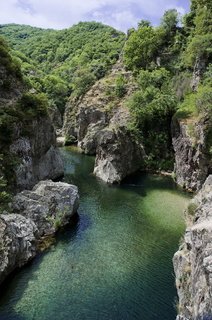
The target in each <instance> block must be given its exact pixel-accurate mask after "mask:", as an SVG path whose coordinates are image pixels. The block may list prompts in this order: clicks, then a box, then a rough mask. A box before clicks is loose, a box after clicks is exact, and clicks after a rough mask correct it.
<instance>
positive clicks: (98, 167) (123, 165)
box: [63, 61, 145, 183]
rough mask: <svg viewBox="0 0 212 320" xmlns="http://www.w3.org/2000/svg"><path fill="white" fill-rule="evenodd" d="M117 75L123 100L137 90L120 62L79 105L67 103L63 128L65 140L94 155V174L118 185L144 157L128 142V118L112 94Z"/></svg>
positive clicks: (120, 100) (139, 148)
mask: <svg viewBox="0 0 212 320" xmlns="http://www.w3.org/2000/svg"><path fill="white" fill-rule="evenodd" d="M118 74H121V75H122V77H123V78H124V79H125V82H126V84H125V86H124V90H125V95H124V99H126V98H127V97H128V96H130V95H131V93H132V92H133V91H135V90H137V86H136V85H135V83H133V82H131V79H132V74H131V73H130V72H126V71H125V70H124V69H123V66H122V64H121V62H120V61H119V62H118V63H117V64H116V65H115V66H114V67H113V69H112V72H111V74H110V75H109V76H108V77H106V78H104V79H101V80H99V81H98V82H97V83H96V84H95V85H94V86H93V87H92V88H91V89H90V90H89V91H88V92H87V94H86V95H85V96H84V97H83V98H82V99H81V100H80V101H76V100H74V99H73V98H72V99H71V100H70V102H69V103H68V104H67V106H66V113H65V118H64V127H63V130H64V132H65V135H66V137H68V138H69V139H70V140H71V139H72V141H73V140H77V142H78V147H79V148H80V149H81V150H82V152H84V153H87V154H93V155H96V162H95V168H94V174H95V175H96V176H98V177H99V178H101V179H102V180H104V181H106V182H108V183H117V182H120V181H121V180H122V179H123V178H124V177H125V176H126V175H128V174H130V173H132V172H134V171H136V170H137V169H138V168H139V166H140V164H141V161H142V160H143V157H144V156H145V152H144V150H143V147H142V145H141V144H140V143H139V142H138V141H136V140H135V139H132V138H130V132H129V130H128V129H127V127H128V123H129V121H130V115H129V112H128V109H127V107H125V106H124V103H123V101H124V99H123V98H120V97H118V96H116V94H115V90H116V85H115V84H114V83H115V79H116V77H117V75H118Z"/></svg>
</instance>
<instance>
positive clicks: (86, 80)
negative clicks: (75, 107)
mask: <svg viewBox="0 0 212 320" xmlns="http://www.w3.org/2000/svg"><path fill="white" fill-rule="evenodd" d="M95 80H96V77H95V76H94V75H93V73H91V72H90V71H89V70H88V69H81V70H77V71H76V72H75V74H74V77H73V90H74V95H75V96H76V97H77V98H79V97H80V96H82V95H83V94H85V93H86V92H87V91H88V90H89V89H90V88H91V86H92V85H93V84H94V83H95Z"/></svg>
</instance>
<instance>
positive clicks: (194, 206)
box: [187, 202, 198, 216]
mask: <svg viewBox="0 0 212 320" xmlns="http://www.w3.org/2000/svg"><path fill="white" fill-rule="evenodd" d="M197 207H198V205H197V204H196V203H193V202H192V203H189V205H188V208H187V212H188V214H189V215H190V216H194V213H195V210H196V209H197Z"/></svg>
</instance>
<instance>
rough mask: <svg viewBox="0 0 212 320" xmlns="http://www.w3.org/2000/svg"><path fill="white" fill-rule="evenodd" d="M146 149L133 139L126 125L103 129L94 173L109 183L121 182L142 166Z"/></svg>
mask: <svg viewBox="0 0 212 320" xmlns="http://www.w3.org/2000/svg"><path fill="white" fill-rule="evenodd" d="M144 158H145V151H144V148H143V146H142V145H141V144H139V143H138V142H137V141H135V140H133V139H132V137H131V136H130V135H129V132H127V130H126V128H125V127H119V128H118V129H113V128H108V129H105V130H102V131H101V134H100V137H99V140H98V147H97V152H96V160H95V166H94V174H95V175H96V176H97V177H99V178H101V179H102V180H104V181H105V182H107V183H120V182H121V180H122V179H123V178H125V177H126V176H127V175H129V174H130V173H133V172H135V171H136V170H138V169H139V167H140V166H141V162H142V160H143V159H144Z"/></svg>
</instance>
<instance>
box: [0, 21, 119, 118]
mask: <svg viewBox="0 0 212 320" xmlns="http://www.w3.org/2000/svg"><path fill="white" fill-rule="evenodd" d="M0 35H1V36H3V37H4V38H5V39H6V41H7V42H8V43H9V45H10V47H11V54H12V56H13V57H14V58H15V61H17V62H18V63H19V65H20V67H21V70H22V72H23V74H24V76H25V77H24V80H25V82H26V83H27V85H28V86H29V87H31V88H34V89H36V90H37V92H45V93H46V94H47V97H48V98H49V100H50V104H51V105H52V106H53V105H56V106H57V107H58V108H59V109H60V110H61V112H63V111H64V107H65V103H66V100H67V98H68V97H69V95H70V94H71V93H72V92H73V91H74V92H75V94H76V95H77V96H79V95H81V94H83V93H84V92H86V91H87V90H88V89H89V88H90V87H91V85H92V84H93V83H94V82H95V81H96V80H97V79H100V78H102V77H103V76H104V75H105V74H106V72H107V70H108V69H109V68H110V67H111V65H112V64H114V63H115V62H116V60H117V59H118V57H119V53H120V51H121V48H122V47H123V44H124V39H125V35H124V33H122V32H119V31H116V30H115V29H113V28H112V27H109V26H105V25H103V24H101V23H97V22H80V23H78V24H77V25H74V26H73V27H71V28H70V29H65V30H60V31H56V30H51V29H48V30H45V29H39V28H34V27H30V26H25V25H16V24H9V25H0Z"/></svg>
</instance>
